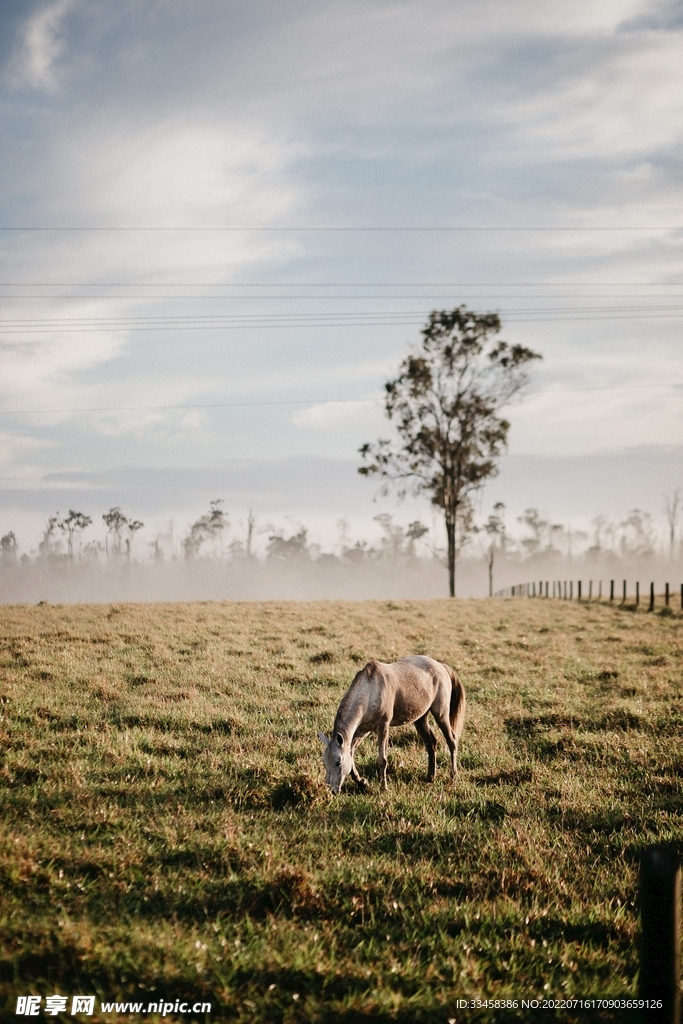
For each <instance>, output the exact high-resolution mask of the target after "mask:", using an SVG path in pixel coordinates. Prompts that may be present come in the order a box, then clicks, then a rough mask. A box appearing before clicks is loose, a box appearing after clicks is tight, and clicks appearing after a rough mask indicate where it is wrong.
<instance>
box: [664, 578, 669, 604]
mask: <svg viewBox="0 0 683 1024" xmlns="http://www.w3.org/2000/svg"><path fill="white" fill-rule="evenodd" d="M664 604H665V605H666V607H667V608H668V607H669V584H668V583H665V584H664Z"/></svg>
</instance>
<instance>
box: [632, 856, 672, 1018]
mask: <svg viewBox="0 0 683 1024" xmlns="http://www.w3.org/2000/svg"><path fill="white" fill-rule="evenodd" d="M640 927H641V951H640V973H639V977H638V995H639V998H640V999H646V1000H659V999H661V1001H662V1007H661V1009H650V1008H648V1009H646V1010H645V1011H644V1019H645V1020H646V1021H662V1022H663V1024H680V1019H681V1017H680V1012H681V992H680V988H679V983H678V979H679V976H680V966H681V867H680V864H679V863H678V858H677V857H676V854H675V852H674V851H673V849H671V847H668V846H648V847H647V848H646V849H645V850H644V852H643V856H642V859H641V862H640Z"/></svg>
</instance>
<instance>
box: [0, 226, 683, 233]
mask: <svg viewBox="0 0 683 1024" xmlns="http://www.w3.org/2000/svg"><path fill="white" fill-rule="evenodd" d="M681 230H683V229H682V228H681V226H680V225H678V224H670V225H661V224H654V225H649V226H643V225H633V226H630V227H629V226H628V225H624V224H620V225H616V226H614V225H607V224H605V225H589V226H573V225H565V224H562V225H557V226H552V225H538V226H536V225H533V226H529V225H524V226H517V225H502V224H500V225H488V226H486V225H474V224H451V225H441V226H438V227H435V226H426V225H418V226H412V225H404V226H393V227H384V226H382V225H367V226H358V227H354V226H344V225H321V226H308V225H303V224H302V225H289V226H287V227H256V226H252V225H211V226H208V227H190V226H187V225H177V226H175V227H152V226H150V227H105V226H100V227H98V226H95V225H90V226H86V227H77V226H69V227H65V226H60V227H48V226H38V225H22V226H18V227H17V226H10V225H0V231H7V232H24V231H50V232H53V231H96V232H100V231H101V232H104V231H107V232H135V231H138V232H173V231H177V232H221V231H225V232H247V231H248V232H288V231H289V232H345V233H353V232H358V233H363V232H434V233H442V232H458V231H468V232H469V231H474V232H480V231H481V232H488V231H530V232H533V231H579V232H583V231H621V232H623V231H681Z"/></svg>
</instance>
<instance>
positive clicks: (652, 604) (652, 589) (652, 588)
mask: <svg viewBox="0 0 683 1024" xmlns="http://www.w3.org/2000/svg"><path fill="white" fill-rule="evenodd" d="M654 610H655V585H654V583H651V584H650V607H649V609H648V611H651V612H653V611H654Z"/></svg>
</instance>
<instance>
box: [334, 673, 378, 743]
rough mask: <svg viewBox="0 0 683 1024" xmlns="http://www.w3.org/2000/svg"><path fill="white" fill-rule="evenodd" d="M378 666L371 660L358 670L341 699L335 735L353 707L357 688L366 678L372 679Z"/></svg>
mask: <svg viewBox="0 0 683 1024" xmlns="http://www.w3.org/2000/svg"><path fill="white" fill-rule="evenodd" d="M378 668H379V665H378V664H377V662H376V661H369V662H368V663H367V665H365V666H364V668H362V669H361V670H360V672H356V674H355V676H354V677H353V681H352V683H351V685H350V686H349V688H348V690H347V691H346V693H345V694H344V696H343V697H342V699H341V701H340V702H339V707H338V708H337V714H336V715H335V716H334V727H333V729H332V735H333V736H334V735H335V734H336V733H337V732H339V731H341V730H340V729H339V728H338V727H339V723H340V722H343V721H344V720H345V718H346V712H347V710H349V709H350V708H352V707H353V705H354V703H355V699H356V689H357V687H358V684H359V683H361V682H362V681H363V680H364V679H371V678H372V676H373V675H374V674H375V672H376V671H377V670H378Z"/></svg>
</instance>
